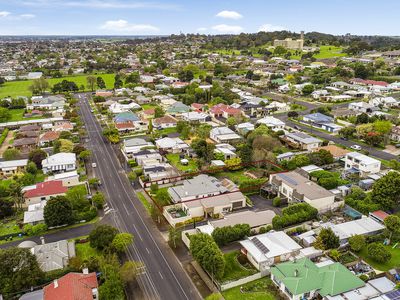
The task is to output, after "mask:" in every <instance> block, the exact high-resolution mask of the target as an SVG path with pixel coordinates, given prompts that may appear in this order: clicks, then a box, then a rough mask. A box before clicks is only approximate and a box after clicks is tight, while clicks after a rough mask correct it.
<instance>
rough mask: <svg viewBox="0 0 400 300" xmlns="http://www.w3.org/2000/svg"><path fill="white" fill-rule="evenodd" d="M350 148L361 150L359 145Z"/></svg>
mask: <svg viewBox="0 0 400 300" xmlns="http://www.w3.org/2000/svg"><path fill="white" fill-rule="evenodd" d="M350 148H351V149H354V150H361V146H358V145H353V146H350Z"/></svg>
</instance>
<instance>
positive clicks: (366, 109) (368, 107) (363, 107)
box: [349, 101, 376, 113]
mask: <svg viewBox="0 0 400 300" xmlns="http://www.w3.org/2000/svg"><path fill="white" fill-rule="evenodd" d="M349 109H350V110H353V111H356V112H359V113H371V112H373V111H374V110H376V107H375V106H374V105H372V104H369V103H367V102H362V101H360V102H352V103H349Z"/></svg>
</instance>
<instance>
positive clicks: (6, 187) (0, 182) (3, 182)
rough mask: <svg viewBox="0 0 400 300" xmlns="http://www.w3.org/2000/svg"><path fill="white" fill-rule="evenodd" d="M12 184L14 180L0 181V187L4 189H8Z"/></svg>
mask: <svg viewBox="0 0 400 300" xmlns="http://www.w3.org/2000/svg"><path fill="white" fill-rule="evenodd" d="M14 182H15V180H14V179H11V178H10V179H3V180H1V181H0V186H1V187H3V188H5V189H8V188H9V187H10V185H11V184H13V183H14Z"/></svg>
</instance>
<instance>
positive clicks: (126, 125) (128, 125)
mask: <svg viewBox="0 0 400 300" xmlns="http://www.w3.org/2000/svg"><path fill="white" fill-rule="evenodd" d="M115 128H117V129H122V130H123V129H134V128H135V126H134V125H133V123H132V122H131V121H127V122H121V123H115Z"/></svg>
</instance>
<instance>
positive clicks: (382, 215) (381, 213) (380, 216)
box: [371, 210, 389, 221]
mask: <svg viewBox="0 0 400 300" xmlns="http://www.w3.org/2000/svg"><path fill="white" fill-rule="evenodd" d="M371 215H373V216H375V217H376V218H378V219H379V220H382V221H384V220H385V219H386V218H387V217H389V214H388V213H385V212H384V211H383V210H377V211H374V212H372V213H371Z"/></svg>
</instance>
